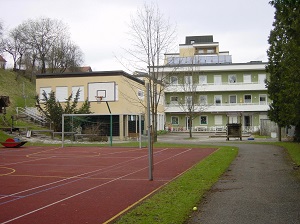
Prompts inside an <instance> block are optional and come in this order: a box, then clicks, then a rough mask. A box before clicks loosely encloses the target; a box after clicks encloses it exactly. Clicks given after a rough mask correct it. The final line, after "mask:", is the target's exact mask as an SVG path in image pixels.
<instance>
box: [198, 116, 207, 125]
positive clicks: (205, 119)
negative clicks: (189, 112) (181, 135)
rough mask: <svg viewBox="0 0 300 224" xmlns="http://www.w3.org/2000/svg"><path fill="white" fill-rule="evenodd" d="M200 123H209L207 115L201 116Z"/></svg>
mask: <svg viewBox="0 0 300 224" xmlns="http://www.w3.org/2000/svg"><path fill="white" fill-rule="evenodd" d="M200 124H202V125H206V124H208V122H207V116H200Z"/></svg>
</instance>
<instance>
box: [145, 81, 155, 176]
mask: <svg viewBox="0 0 300 224" xmlns="http://www.w3.org/2000/svg"><path fill="white" fill-rule="evenodd" d="M146 87H147V114H148V157H149V180H150V181H152V180H153V170H152V167H153V157H152V154H153V150H152V141H151V125H150V122H151V119H150V87H149V83H147V85H146Z"/></svg>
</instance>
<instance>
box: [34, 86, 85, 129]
mask: <svg viewBox="0 0 300 224" xmlns="http://www.w3.org/2000/svg"><path fill="white" fill-rule="evenodd" d="M79 95H80V91H79V89H78V91H77V92H76V95H75V98H74V99H73V95H72V94H71V95H70V96H69V97H68V99H66V102H65V103H64V106H63V105H62V104H61V103H60V102H59V101H57V100H56V97H55V92H53V91H51V92H50V94H49V95H47V94H46V92H45V91H44V92H43V99H42V101H43V102H42V103H41V102H40V99H39V97H38V96H37V97H36V102H37V104H36V105H37V107H38V109H39V110H40V111H41V112H42V113H43V114H44V115H45V116H46V117H47V119H48V120H49V121H50V122H52V124H53V130H54V131H61V125H62V115H63V114H90V113H91V111H90V104H89V102H88V101H87V100H86V101H85V102H83V104H82V106H81V107H80V108H79V109H77V104H78V99H79ZM72 100H73V101H72ZM65 123H66V124H68V121H67V122H65ZM69 126H70V125H69ZM67 130H68V128H67Z"/></svg>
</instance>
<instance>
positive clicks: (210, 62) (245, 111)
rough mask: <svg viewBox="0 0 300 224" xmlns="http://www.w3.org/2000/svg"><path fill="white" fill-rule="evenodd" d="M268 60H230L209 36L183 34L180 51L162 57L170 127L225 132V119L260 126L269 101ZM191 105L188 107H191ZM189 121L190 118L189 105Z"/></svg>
mask: <svg viewBox="0 0 300 224" xmlns="http://www.w3.org/2000/svg"><path fill="white" fill-rule="evenodd" d="M265 66H266V63H263V62H261V61H252V62H249V63H232V57H231V55H229V52H228V51H223V52H221V51H219V43H218V42H214V41H213V36H192V37H186V42H185V44H180V45H179V53H168V54H166V55H165V64H164V66H161V67H160V68H159V70H160V73H161V76H164V77H165V79H166V80H168V81H167V82H166V88H165V116H166V128H167V129H168V130H169V131H187V130H188V128H189V123H190V124H191V127H192V130H193V131H210V132H211V131H213V132H215V131H225V130H226V125H227V123H241V124H242V130H243V131H244V132H255V131H259V129H260V121H261V120H262V119H267V111H268V109H269V104H270V99H269V98H268V95H267V88H266V84H265V80H266V79H268V77H269V75H268V74H267V73H266V71H265ZM191 105H192V107H191ZM188 108H190V109H192V110H193V112H194V115H196V116H194V117H193V119H192V120H191V119H190V117H189V116H188V113H189V109H188Z"/></svg>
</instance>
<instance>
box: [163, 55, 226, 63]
mask: <svg viewBox="0 0 300 224" xmlns="http://www.w3.org/2000/svg"><path fill="white" fill-rule="evenodd" d="M166 61H167V62H166V63H167V65H179V64H180V65H199V64H231V63H232V57H231V55H205V56H204V55H195V56H192V57H174V56H173V55H172V56H168V57H167V58H166Z"/></svg>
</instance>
